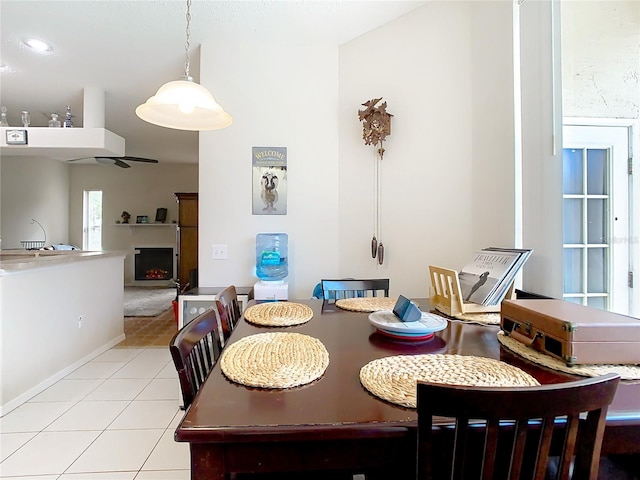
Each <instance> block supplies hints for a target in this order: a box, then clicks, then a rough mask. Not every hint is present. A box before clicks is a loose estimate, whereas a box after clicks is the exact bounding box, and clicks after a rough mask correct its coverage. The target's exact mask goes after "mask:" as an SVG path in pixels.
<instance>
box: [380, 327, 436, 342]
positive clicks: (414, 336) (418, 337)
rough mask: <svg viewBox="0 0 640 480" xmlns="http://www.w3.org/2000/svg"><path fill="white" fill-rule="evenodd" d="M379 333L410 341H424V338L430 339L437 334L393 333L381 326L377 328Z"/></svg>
mask: <svg viewBox="0 0 640 480" xmlns="http://www.w3.org/2000/svg"><path fill="white" fill-rule="evenodd" d="M377 331H378V333H379V334H381V335H384V336H385V337H389V338H393V339H396V340H405V341H408V342H422V341H424V340H429V339H431V338H433V337H434V336H435V333H427V334H422V333H393V332H388V331H387V330H382V329H380V328H378V329H377Z"/></svg>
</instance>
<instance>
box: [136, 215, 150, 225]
mask: <svg viewBox="0 0 640 480" xmlns="http://www.w3.org/2000/svg"><path fill="white" fill-rule="evenodd" d="M136 223H149V217H148V216H146V215H138V216H137V217H136Z"/></svg>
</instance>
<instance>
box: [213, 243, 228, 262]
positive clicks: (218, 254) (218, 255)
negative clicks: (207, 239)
mask: <svg viewBox="0 0 640 480" xmlns="http://www.w3.org/2000/svg"><path fill="white" fill-rule="evenodd" d="M211 258H213V259H214V260H226V259H227V245H226V244H213V245H211Z"/></svg>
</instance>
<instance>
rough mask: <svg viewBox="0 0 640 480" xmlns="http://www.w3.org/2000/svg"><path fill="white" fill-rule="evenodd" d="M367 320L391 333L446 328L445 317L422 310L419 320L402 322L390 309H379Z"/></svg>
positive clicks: (423, 331) (431, 330)
mask: <svg viewBox="0 0 640 480" xmlns="http://www.w3.org/2000/svg"><path fill="white" fill-rule="evenodd" d="M369 322H370V323H371V324H372V325H373V326H375V327H376V328H379V329H381V330H386V331H387V332H393V333H421V334H427V333H433V332H439V331H440V330H444V329H445V328H447V320H446V318H443V317H441V316H440V315H434V314H433V313H427V312H422V317H421V318H420V320H417V321H415V322H403V321H402V320H400V319H399V318H398V317H396V316H395V315H394V314H393V312H392V311H391V310H380V311H377V312H373V313H371V314H369Z"/></svg>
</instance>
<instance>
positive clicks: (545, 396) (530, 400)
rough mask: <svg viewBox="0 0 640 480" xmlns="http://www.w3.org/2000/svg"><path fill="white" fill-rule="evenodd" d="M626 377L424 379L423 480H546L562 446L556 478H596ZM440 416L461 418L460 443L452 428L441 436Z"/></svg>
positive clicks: (458, 421) (420, 449)
mask: <svg viewBox="0 0 640 480" xmlns="http://www.w3.org/2000/svg"><path fill="white" fill-rule="evenodd" d="M619 380H620V377H619V376H618V375H617V374H607V375H603V376H601V377H596V378H588V379H584V380H578V381H573V382H566V383H560V384H553V385H542V386H536V387H514V388H502V387H500V388H496V387H494V388H490V387H467V386H454V385H443V384H432V383H427V382H422V381H419V382H418V386H417V389H418V392H417V393H418V398H417V400H418V401H417V410H418V445H417V473H418V477H417V478H418V479H432V478H447V479H458V478H459V479H467V478H483V479H487V480H488V479H491V480H498V479H513V480H516V479H517V480H524V479H543V478H547V477H545V475H547V474H549V473H550V472H552V469H549V470H547V467H548V465H549V458H550V456H551V455H553V456H555V455H557V453H558V452H559V453H560V457H559V464H558V468H557V472H556V476H555V478H556V480H565V479H567V480H568V479H569V478H574V479H578V478H580V479H586V480H596V478H597V474H598V465H599V459H600V449H601V445H602V438H603V435H604V426H605V419H606V412H607V408H608V405H609V404H610V403H611V402H612V401H613V396H614V394H615V391H616V388H617V385H618V382H619ZM434 417H448V418H455V419H456V423H455V429H454V430H455V433H454V441H453V442H451V440H450V437H449V436H448V431H449V429H445V428H443V429H438V430H436V431H438V433H439V434H440V436H439V437H438V440H436V441H435V442H434V439H433V438H432V437H433V435H434V429H433V418H434ZM557 447H559V450H556V448H557ZM447 449H448V450H449V452H450V453H446V451H447ZM443 458H449V459H450V460H447V461H446V462H443ZM569 467H572V468H571V469H570V468H569ZM570 470H571V472H570Z"/></svg>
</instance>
